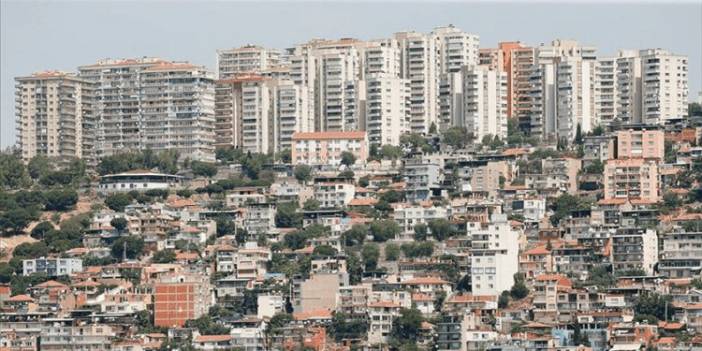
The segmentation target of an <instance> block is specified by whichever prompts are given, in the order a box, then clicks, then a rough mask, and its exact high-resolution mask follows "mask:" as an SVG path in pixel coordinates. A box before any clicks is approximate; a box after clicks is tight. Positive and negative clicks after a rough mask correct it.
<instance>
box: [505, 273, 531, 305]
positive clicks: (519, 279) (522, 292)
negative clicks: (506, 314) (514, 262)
mask: <svg viewBox="0 0 702 351" xmlns="http://www.w3.org/2000/svg"><path fill="white" fill-rule="evenodd" d="M509 294H510V295H511V296H512V298H514V299H516V300H521V299H523V298H525V297H527V296H528V295H529V288H527V286H526V283H525V282H524V277H523V276H522V274H521V273H514V285H512V288H511V289H510V291H509Z"/></svg>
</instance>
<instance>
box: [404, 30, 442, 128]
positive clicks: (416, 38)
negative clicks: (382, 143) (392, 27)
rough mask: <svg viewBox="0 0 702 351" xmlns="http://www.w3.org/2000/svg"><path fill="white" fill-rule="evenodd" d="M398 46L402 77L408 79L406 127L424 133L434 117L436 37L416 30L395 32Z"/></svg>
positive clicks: (436, 97) (436, 73) (436, 93)
mask: <svg viewBox="0 0 702 351" xmlns="http://www.w3.org/2000/svg"><path fill="white" fill-rule="evenodd" d="M395 39H396V40H397V41H398V42H399V43H400V47H401V50H402V66H401V67H402V78H405V79H409V80H410V108H411V112H410V129H411V131H412V132H415V133H427V132H428V131H429V128H430V127H431V125H432V124H435V125H436V126H437V127H438V125H439V120H438V112H439V111H438V108H439V104H438V80H439V56H438V49H437V41H436V40H435V39H434V38H433V36H431V35H426V34H422V33H416V32H404V33H397V34H395Z"/></svg>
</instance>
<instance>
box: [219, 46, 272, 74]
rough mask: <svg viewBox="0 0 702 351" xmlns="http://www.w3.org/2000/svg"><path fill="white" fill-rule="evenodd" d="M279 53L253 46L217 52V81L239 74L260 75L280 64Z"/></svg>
mask: <svg viewBox="0 0 702 351" xmlns="http://www.w3.org/2000/svg"><path fill="white" fill-rule="evenodd" d="M280 62H281V61H280V51H278V50H274V49H266V48H263V47H260V46H255V45H246V46H242V47H239V48H232V49H224V50H217V73H218V78H219V79H225V78H230V77H233V76H235V75H237V74H241V73H262V72H264V71H266V70H268V69H269V68H271V67H274V66H277V65H279V64H280Z"/></svg>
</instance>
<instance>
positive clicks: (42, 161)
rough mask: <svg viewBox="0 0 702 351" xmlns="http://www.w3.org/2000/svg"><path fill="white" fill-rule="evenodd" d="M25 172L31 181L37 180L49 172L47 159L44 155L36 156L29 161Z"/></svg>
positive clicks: (49, 167)
mask: <svg viewBox="0 0 702 351" xmlns="http://www.w3.org/2000/svg"><path fill="white" fill-rule="evenodd" d="M27 171H28V172H29V176H30V177H32V179H39V178H41V177H43V176H45V175H46V174H48V173H49V172H51V164H50V163H49V158H48V157H46V156H45V155H36V156H34V157H32V159H31V160H29V163H28V164H27Z"/></svg>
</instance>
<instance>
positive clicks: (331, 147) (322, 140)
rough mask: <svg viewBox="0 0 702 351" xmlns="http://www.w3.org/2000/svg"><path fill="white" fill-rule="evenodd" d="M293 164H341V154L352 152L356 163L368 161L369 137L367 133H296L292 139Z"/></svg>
mask: <svg viewBox="0 0 702 351" xmlns="http://www.w3.org/2000/svg"><path fill="white" fill-rule="evenodd" d="M292 141H293V148H292V163H293V164H294V165H297V164H306V165H332V166H337V165H339V164H341V153H342V152H344V151H349V152H351V153H352V154H353V155H354V156H356V163H357V164H363V163H365V162H366V160H367V159H368V137H367V136H366V132H365V131H353V132H310V133H295V134H293V137H292Z"/></svg>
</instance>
